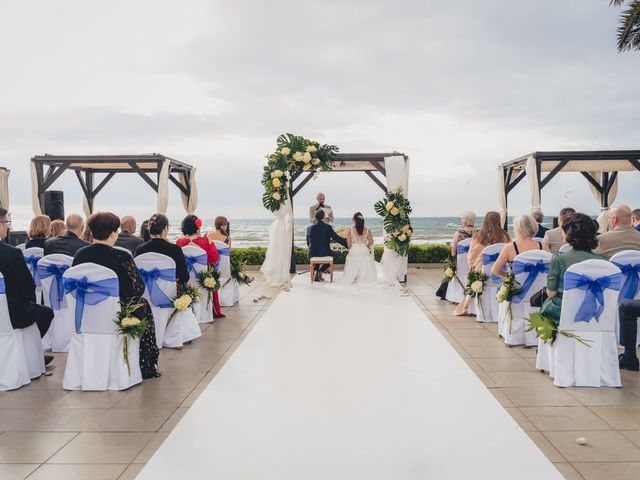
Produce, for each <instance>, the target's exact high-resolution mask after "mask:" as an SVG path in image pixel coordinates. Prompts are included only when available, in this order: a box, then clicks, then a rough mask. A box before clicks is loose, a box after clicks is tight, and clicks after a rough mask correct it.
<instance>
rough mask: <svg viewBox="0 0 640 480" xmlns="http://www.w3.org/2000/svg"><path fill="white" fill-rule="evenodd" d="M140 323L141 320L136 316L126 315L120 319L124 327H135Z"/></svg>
mask: <svg viewBox="0 0 640 480" xmlns="http://www.w3.org/2000/svg"><path fill="white" fill-rule="evenodd" d="M139 324H140V320H139V319H137V318H136V317H125V318H123V319H122V320H121V321H120V325H122V326H123V327H135V326H136V325H139Z"/></svg>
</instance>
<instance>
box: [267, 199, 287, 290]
mask: <svg viewBox="0 0 640 480" xmlns="http://www.w3.org/2000/svg"><path fill="white" fill-rule="evenodd" d="M273 215H274V217H275V220H274V221H273V223H272V224H271V226H270V227H269V247H268V248H267V253H266V255H265V259H264V263H263V264H262V267H260V271H261V272H262V273H263V274H264V276H265V279H266V280H267V283H268V284H269V285H270V286H280V285H285V284H289V281H290V279H291V275H290V273H289V267H290V265H291V248H292V245H291V239H292V235H293V210H292V208H291V199H287V200H286V201H285V202H284V204H283V205H282V206H281V207H280V209H279V210H277V211H275V212H273Z"/></svg>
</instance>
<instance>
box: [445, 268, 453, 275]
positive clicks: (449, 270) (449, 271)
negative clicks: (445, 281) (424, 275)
mask: <svg viewBox="0 0 640 480" xmlns="http://www.w3.org/2000/svg"><path fill="white" fill-rule="evenodd" d="M444 274H445V276H446V277H447V278H453V268H451V267H447V269H446V270H445V271H444Z"/></svg>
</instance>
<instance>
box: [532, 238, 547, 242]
mask: <svg viewBox="0 0 640 480" xmlns="http://www.w3.org/2000/svg"><path fill="white" fill-rule="evenodd" d="M531 240H534V241H536V242H538V243H542V242H543V240H544V238H542V237H533V238H532V239H531Z"/></svg>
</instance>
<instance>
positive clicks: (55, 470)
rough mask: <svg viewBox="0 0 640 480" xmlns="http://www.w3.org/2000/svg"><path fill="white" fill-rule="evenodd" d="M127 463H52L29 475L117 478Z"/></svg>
mask: <svg viewBox="0 0 640 480" xmlns="http://www.w3.org/2000/svg"><path fill="white" fill-rule="evenodd" d="M125 468H127V465H126V464H120V465H117V464H110V465H50V464H45V465H42V466H41V467H40V468H38V469H37V470H36V471H35V472H34V473H33V474H31V475H30V476H29V480H85V479H91V480H116V479H117V478H119V477H120V475H121V474H122V472H124V470H125Z"/></svg>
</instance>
